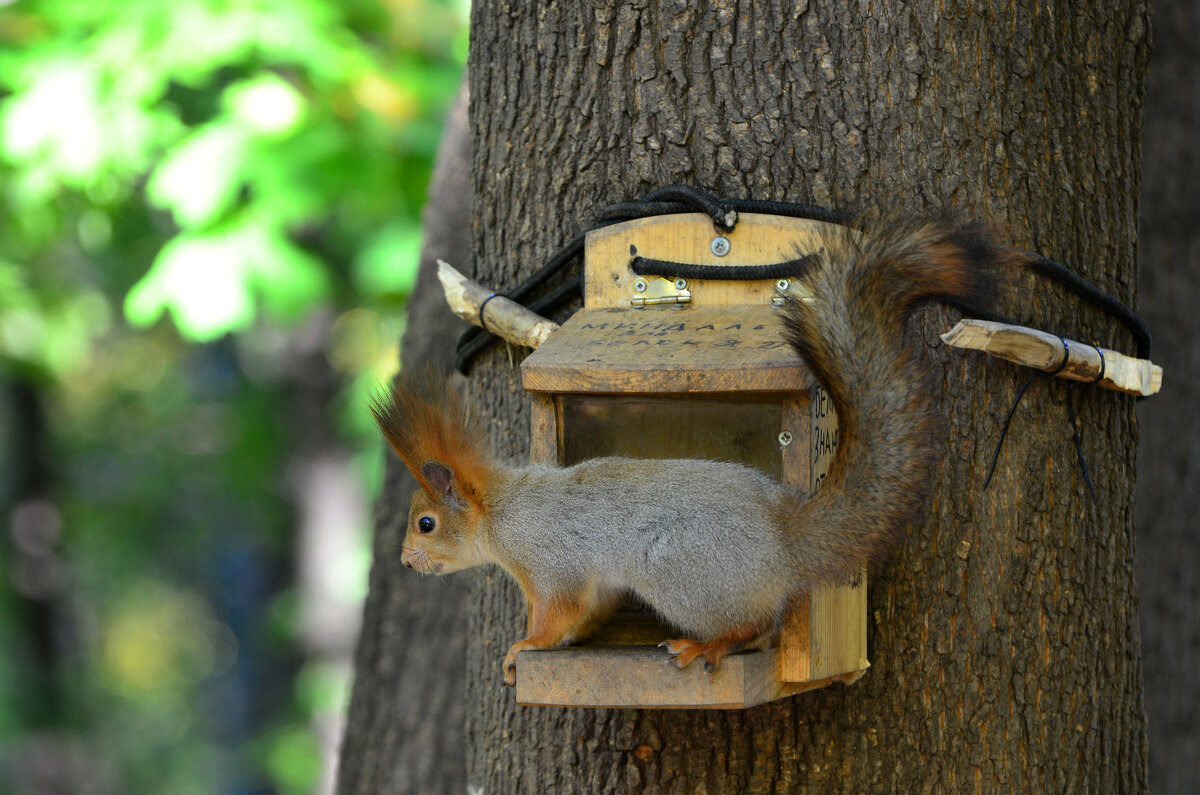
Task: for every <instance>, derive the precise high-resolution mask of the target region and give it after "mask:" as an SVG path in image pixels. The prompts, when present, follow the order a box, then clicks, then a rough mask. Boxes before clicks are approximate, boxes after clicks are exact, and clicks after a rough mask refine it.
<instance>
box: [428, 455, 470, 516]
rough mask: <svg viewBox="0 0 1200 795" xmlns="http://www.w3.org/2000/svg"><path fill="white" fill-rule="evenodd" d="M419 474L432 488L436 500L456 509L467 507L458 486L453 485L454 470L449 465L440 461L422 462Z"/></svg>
mask: <svg viewBox="0 0 1200 795" xmlns="http://www.w3.org/2000/svg"><path fill="white" fill-rule="evenodd" d="M421 474H422V475H424V476H425V482H427V483H428V484H429V487H430V488H431V489H433V495H432V496H433V497H434V498H435V499H436V500H437V501H438V502H440V503H442V504H443V505H447V506H449V507H451V508H453V509H454V510H456V511H461V510H463V509H464V508H466V507H467V506H466V505H465V504H464V503H463V500H462V497H461V495H459V493H458V488H457V487H456V486H455V483H454V470H452V469H451V468H450V467H448V466H446V465H445V464H443V463H442V462H441V461H426V462H425V463H424V464H421Z"/></svg>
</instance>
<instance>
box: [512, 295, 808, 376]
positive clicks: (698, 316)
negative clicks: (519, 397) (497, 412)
mask: <svg viewBox="0 0 1200 795" xmlns="http://www.w3.org/2000/svg"><path fill="white" fill-rule="evenodd" d="M778 314H779V313H778V309H776V308H775V307H773V306H771V305H759V306H745V305H743V306H709V307H697V306H687V305H682V306H679V307H670V308H650V309H622V308H608V309H583V310H580V311H579V312H577V313H575V315H573V316H572V317H571V318H570V319H569V320H568V321H567V322H566V323H564V324H563V326H562V328H560V329H559V330H558V331H556V332H554V334H552V335H551V336H550V337H549V339H547V340H546V342H544V343H543V344H542V346H541V347H539V348H538V349H537V350H536V351H534V352H533V353H532V354H531V355H530V356H529V357H528V358H526V359H525V361H524V362H523V363H522V365H521V376H522V382H523V385H524V387H525V388H526V389H527V390H529V391H531V392H647V393H653V392H780V391H789V392H790V391H799V390H804V389H808V388H809V387H811V386H812V385H813V383H814V380H813V376H812V373H811V371H810V370H809V369H808V366H807V365H806V364H805V363H804V360H803V359H801V358H800V357H799V356H797V355H796V353H795V351H794V350H793V349H792V348H791V346H790V345H788V344H787V342H786V341H785V340H784V338H783V332H782V327H781V324H780V322H779V316H778Z"/></svg>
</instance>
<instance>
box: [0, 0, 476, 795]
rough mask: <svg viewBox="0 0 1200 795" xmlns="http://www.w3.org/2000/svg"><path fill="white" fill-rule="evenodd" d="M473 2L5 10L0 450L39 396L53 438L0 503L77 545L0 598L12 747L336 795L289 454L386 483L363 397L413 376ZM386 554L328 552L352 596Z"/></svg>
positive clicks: (105, 1)
mask: <svg viewBox="0 0 1200 795" xmlns="http://www.w3.org/2000/svg"><path fill="white" fill-rule="evenodd" d="M465 20H466V7H465V3H463V2H453V1H452V0H440V1H439V0H8V2H6V3H5V2H0V392H2V393H3V395H7V396H8V397H0V438H2V439H5V440H9V441H12V440H14V439H17V438H18V437H20V436H21V435H22V433H24V431H22V430H21V428H20V427H18V426H20V425H21V424H22V423H26V424H28V423H29V421H30V415H29V409H28V407H25V408H22V406H23V405H24V404H23V403H22V401H21V400H19V399H17V398H18V397H19V396H20V395H21V394H25V393H26V392H30V393H31V394H33V395H34V396H35V398H36V399H35V401H34V403H35V405H36V407H37V408H36V411H35V412H34V414H35V415H36V417H35V419H37V420H38V423H37V425H38V428H39V430H38V431H37V433H35V434H34V436H33V437H32V438H33V441H31V442H27V444H31V445H33V446H34V447H38V446H39V445H44V446H45V447H46V449H45V450H40V451H39V450H34V449H30V450H28V451H27V452H28V453H29V454H30V456H33V454H34V453H38V455H37V456H36V458H38V459H39V460H40V461H41V463H40V464H37V465H36V466H35V464H34V463H31V462H32V461H33V458H32V457H30V458H24V459H22V458H20V457H19V456H18V457H16V458H15V460H12V459H13V456H14V455H17V454H15V453H13V450H18V452H19V448H20V445H19V444H17V443H16V442H13V443H12V444H9V445H8V450H7V452H6V454H5V456H4V458H3V460H0V481H4V483H5V485H3V486H0V507H4V508H5V510H8V509H9V508H10V507H11V506H14V505H15V506H18V507H20V506H21V505H26V507H28V505H29V504H34V505H43V504H44V505H48V506H50V507H49V508H48V509H47V511H43V512H42V513H37V512H36V511H35V512H34V513H32V514H29V515H34V514H37V515H38V516H42V517H43V518H42V519H39V520H38V521H37V522H33V521H32V520H30V522H32V523H31V524H29V527H34V528H41V530H37V532H33V531H30V532H31V533H33V535H30V538H33V537H35V536H36V537H37V538H49V539H50V540H49V542H47V543H49V544H50V546H52V547H53V548H54V552H55V555H57V556H58V558H59V559H60V562H61V565H60V566H59V569H56V570H55V571H57V574H53V575H51V574H46V572H45V571H43V569H39V568H37V567H34V568H32V569H30V571H34V570H36V571H40V572H42V573H41V574H39V575H38V576H36V577H35V576H33V575H29V576H25V575H21V576H17V575H16V574H12V575H11V577H10V579H11V584H12V585H13V587H12V588H8V589H0V642H2V643H3V653H0V703H2V704H4V705H5V708H4V709H2V710H0V746H6V747H9V748H15V747H21V746H20V743H21V742H23V741H24V740H23V739H22V738H26V739H27V738H28V737H29V736H32V735H33V734H36V733H41V734H39V735H38V736H44V737H54V738H61V737H63V736H68V737H71V738H78V739H79V742H75V740H72V741H71V747H73V748H74V747H76V746H79V747H82V749H83V750H82V752H81V753H82V755H83V756H84V757H85V758H86V759H89V760H91V762H90V764H92V765H94V767H95V768H96V769H95V770H94V771H93V773H94V775H95V778H96V780H97V781H100V782H102V783H104V782H107V784H106V786H107V787H108V788H109V789H112V790H113V791H121V792H154V793H170V792H223V791H232V790H239V791H278V792H306V791H309V790H310V789H311V787H312V786H313V782H314V778H315V776H316V775H317V771H318V769H319V761H318V760H317V759H316V756H315V748H316V740H315V739H314V736H313V734H312V731H311V727H310V721H311V720H312V717H313V715H315V714H317V713H318V712H320V711H321V710H326V711H329V710H331V709H332V711H334V712H336V711H337V707H336V706H335V707H332V708H331V707H330V705H329V699H330V694H336V693H339V692H343V691H344V688H345V681H344V678H345V677H344V675H342V676H341V678H340V679H339V677H338V675H336V674H330V673H329V669H328V668H327V667H325V666H323V664H321V663H311V662H306V661H305V658H304V655H303V654H301V653H299V652H297V650H296V648H297V636H298V633H299V629H298V628H297V619H296V617H295V613H296V608H295V603H296V602H297V597H296V595H295V593H294V590H293V585H292V584H293V581H294V574H293V570H294V566H293V562H292V559H291V556H292V555H293V545H294V536H295V529H294V528H295V525H296V522H297V518H296V514H297V507H296V505H295V504H294V502H293V498H292V492H294V490H295V487H294V484H289V481H288V478H289V477H290V476H291V475H290V469H289V467H291V465H292V464H293V463H294V459H295V458H296V456H303V455H305V454H307V453H311V452H313V451H314V450H329V449H335V450H336V449H347V450H357V451H359V453H358V454H357V456H356V457H355V459H354V460H355V462H356V465H357V471H358V472H359V473H360V476H361V478H363V482H365V483H370V482H372V479H377V478H378V468H379V461H380V460H381V456H380V453H379V448H378V446H377V444H376V442H375V440H374V434H372V433H371V432H370V422H369V419H368V418H367V417H366V415H365V412H363V411H362V410H361V408H362V406H363V405H364V400H363V396H364V394H365V393H366V391H368V390H369V389H371V388H372V387H373V386H374V384H376V383H378V381H379V380H380V379H381V378H383V377H384V376H386V375H387V374H388V373H389V372H390V370H392V369H394V367H395V346H394V341H395V340H396V339H397V338H398V336H399V332H400V330H401V324H402V319H401V317H402V314H401V310H402V308H403V303H404V301H405V299H406V298H407V295H408V293H409V291H410V289H411V286H412V284H413V280H414V278H415V271H416V264H417V254H418V251H419V247H420V218H419V209H420V207H421V204H422V202H423V200H424V195H425V187H426V184H427V182H428V179H429V174H430V170H431V167H432V158H433V155H434V152H435V151H436V147H437V144H438V140H439V136H440V130H441V121H442V117H443V115H444V113H445V110H446V109H447V107H448V106H449V103H450V101H451V99H452V97H453V94H454V92H455V90H456V87H457V85H458V80H459V75H460V71H461V67H462V63H463V61H464V60H465V56H466V21H465ZM314 373H316V375H314ZM14 396H17V397H14ZM18 431H20V432H18ZM39 433H40V436H39V435H38V434H39ZM34 469H38V470H39V472H38V473H33V470H34ZM5 475H11V476H12V477H8V478H5V477H4V476H5ZM20 483H24V484H25V485H24V486H21V485H18V484H20ZM22 489H24V491H23V490H22ZM364 493H367V494H369V493H370V489H369V488H364ZM31 500H32V503H31ZM27 513H29V512H28V511H27ZM46 516H49V517H50V518H49V519H46V518H45V517H46ZM364 524H365V522H364ZM15 526H16V525H15V524H14V527H15ZM46 528H51V530H53V529H54V528H58V530H53V532H51V530H47V529H46ZM353 530H354V531H355V532H357V533H359V534H360V536H361V537H362V538H364V539H365V538H366V537H367V533H368V531H369V528H367V527H365V526H364V527H357V528H353ZM14 532H15V531H14ZM38 533H41V535H38ZM47 533H49V535H47ZM56 533H57V535H56ZM60 536H61V537H60ZM38 543H41V542H38ZM17 546H19V545H17ZM27 546H28V547H29V548H28V549H24V551H22V550H21V549H17V547H16V546H14V547H13V549H14V550H16V552H19V553H20V554H21V555H24V557H19V560H27V561H34V562H36V561H37V560H39V559H38V558H37V557H36V556H37V554H41V553H40V552H38V551H37V550H38V549H40V547H38V545H37V543H33V542H30V544H28V545H27ZM16 552H14V557H13V559H12V561H10V563H11V565H10V566H9V568H10V571H15V570H16V567H17V563H18V562H19V561H18V556H16ZM365 554H366V553H365V551H362V553H361V555H360V556H359V557H358V558H357V559H352V560H349V561H341V562H338V561H331V562H330V565H331V566H341V567H342V568H343V569H344V570H345V571H344V572H343V579H344V580H345V581H346V583H347V585H346V586H345V589H344V590H346V591H347V592H348V594H353V593H354V592H358V593H359V594H361V591H362V589H363V588H365V579H364V577H365V562H364V561H365ZM30 565H31V566H32V565H33V564H30ZM39 565H41V564H39ZM43 568H44V567H43ZM51 568H53V567H51ZM47 571H48V569H47ZM348 598H349V597H348ZM264 604H265V605H268V606H269V609H268V610H265V611H259V612H255V609H256V607H261V606H262V605H264ZM46 626H49V630H46ZM44 630H46V631H48V632H49V634H50V637H49V638H48V639H45V641H44V642H42V643H40V646H39V644H36V643H31V642H30V636H31V634H37V633H38V632H42V631H44ZM33 646H39V648H40V651H39V650H38V649H35V648H33ZM41 647H45V648H41ZM264 660H265V661H271V664H272V665H277V666H278V665H282V666H283V667H282V668H269V669H268V668H264V667H263V666H265V665H266V663H260V662H258V661H264ZM47 665H48V666H49V668H47ZM321 693H323V694H324V695H319V694H321ZM314 694H318V695H314ZM335 701H336V699H335ZM247 702H253V703H255V704H259V705H260V708H244V706H234V707H231V706H229V705H244V704H246V703H247ZM264 704H265V705H267V706H265V707H263V706H262V705H264ZM222 705H223V706H222ZM243 709H244V710H245V714H242V713H241V712H239V710H243ZM256 709H257V711H256ZM25 747H26V748H27V749H28V744H27V745H26V746H25ZM0 756H2V755H0ZM4 761H5V760H4V759H3V758H0V781H2V777H3V774H4V769H3V768H4ZM9 761H10V762H11V760H9ZM86 766H87V765H85V767H86ZM64 775H65V774H64ZM0 789H3V786H2V785H0Z"/></svg>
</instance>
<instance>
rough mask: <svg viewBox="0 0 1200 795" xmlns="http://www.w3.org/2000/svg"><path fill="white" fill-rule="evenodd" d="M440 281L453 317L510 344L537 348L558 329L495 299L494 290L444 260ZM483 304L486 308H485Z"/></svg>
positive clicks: (440, 264) (504, 300)
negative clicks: (474, 280) (473, 279)
mask: <svg viewBox="0 0 1200 795" xmlns="http://www.w3.org/2000/svg"><path fill="white" fill-rule="evenodd" d="M437 264H438V279H440V280H441V282H442V290H443V291H444V292H445V293H446V303H447V304H449V305H450V309H451V310H452V311H453V312H454V314H456V315H458V316H459V317H461V318H462V319H463V320H465V321H467V322H468V323H474V324H475V325H476V326H479V327H480V328H483V329H486V330H487V331H490V332H492V333H493V334H495V335H496V336H498V337H503V338H504V339H506V340H508V341H509V342H512V343H516V344H517V345H524V346H525V347H527V348H536V347H537V346H539V345H541V344H542V343H543V342H545V341H546V337H549V336H550V335H551V334H552V333H554V331H555V329H557V328H558V324H557V323H555V322H554V321H553V320H547V319H546V318H544V317H542V316H541V315H539V314H537V313H536V312H530V311H529V310H528V309H526V308H525V307H523V306H521V305H520V304H518V303H517V302H516V301H510V300H509V299H507V298H505V297H504V296H502V295H496V296H495V297H494V298H491V300H488V299H489V297H491V296H493V295H495V293H494V292H493V291H492V290H489V289H488V288H486V287H484V286H483V285H482V284H479V283H478V282H473V281H471V280H470V279H468V278H467V277H466V276H463V275H462V274H461V273H459V272H458V271H456V270H455V269H454V268H452V267H451V266H450V265H449V264H447V263H446V261H445V260H438V261H437ZM484 302H487V306H486V307H483V304H484ZM480 307H483V312H484V313H485V318H486V323H485V321H484V319H481V318H480Z"/></svg>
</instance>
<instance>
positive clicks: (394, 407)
mask: <svg viewBox="0 0 1200 795" xmlns="http://www.w3.org/2000/svg"><path fill="white" fill-rule="evenodd" d="M371 411H372V413H374V415H375V420H376V421H377V422H378V423H379V429H380V430H381V431H383V435H384V437H385V438H386V439H387V440H388V443H389V444H390V445H391V446H392V449H393V450H395V451H396V455H398V456H399V457H400V460H401V461H403V462H404V466H406V467H408V471H409V472H411V473H412V475H413V477H414V478H416V479H417V482H418V483H419V484H421V488H423V489H424V490H425V492H426V493H427V494H428V495H429V496H430V497H431V498H432V499H434V500H436V501H438V502H441V503H442V504H444V505H448V506H450V507H459V506H467V505H469V506H470V507H471V508H472V509H474V510H476V511H480V512H483V511H485V510H486V507H485V505H484V503H483V499H482V496H481V495H483V494H486V493H488V484H489V481H490V480H491V478H492V475H493V471H494V466H495V464H494V463H493V460H492V457H491V455H490V454H489V453H488V450H487V445H486V442H485V441H484V438H483V432H482V430H481V429H480V427H479V426H478V425H476V424H474V423H471V422H470V421H469V417H468V412H467V406H466V401H465V400H464V398H463V396H462V395H461V394H460V393H459V391H458V390H457V389H456V388H454V387H453V385H452V384H451V383H450V382H448V380H447V379H446V377H445V376H444V375H441V374H439V373H438V372H437V371H436V370H428V371H426V372H425V373H424V374H421V373H420V372H416V373H414V372H412V371H408V370H406V371H404V372H403V373H401V374H400V376H399V377H398V378H397V379H395V380H393V381H392V383H391V386H390V388H389V389H388V391H387V393H385V394H382V395H376V396H375V397H374V398H373V399H372V401H371ZM435 481H436V482H435Z"/></svg>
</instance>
